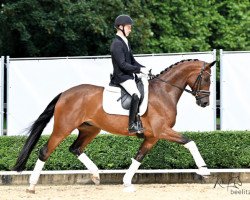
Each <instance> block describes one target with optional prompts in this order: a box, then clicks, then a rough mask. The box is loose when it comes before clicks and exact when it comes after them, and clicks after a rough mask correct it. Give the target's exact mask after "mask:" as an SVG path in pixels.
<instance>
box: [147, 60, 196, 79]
mask: <svg viewBox="0 0 250 200" xmlns="http://www.w3.org/2000/svg"><path fill="white" fill-rule="evenodd" d="M190 61H199V59H185V60H181V61H179V62H177V63H175V64H172V65H170V66H169V67H167V68H166V69H164V70H162V71H161V72H160V74H157V75H153V77H151V78H150V80H152V79H154V78H156V77H158V76H159V75H161V74H163V73H164V72H167V71H169V70H170V69H172V68H173V67H175V66H177V65H179V64H180V63H184V62H190Z"/></svg>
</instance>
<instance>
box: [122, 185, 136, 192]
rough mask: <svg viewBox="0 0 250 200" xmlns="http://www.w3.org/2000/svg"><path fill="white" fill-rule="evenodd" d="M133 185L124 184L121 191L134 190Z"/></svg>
mask: <svg viewBox="0 0 250 200" xmlns="http://www.w3.org/2000/svg"><path fill="white" fill-rule="evenodd" d="M135 191H136V189H135V186H134V185H129V186H124V188H123V192H135Z"/></svg>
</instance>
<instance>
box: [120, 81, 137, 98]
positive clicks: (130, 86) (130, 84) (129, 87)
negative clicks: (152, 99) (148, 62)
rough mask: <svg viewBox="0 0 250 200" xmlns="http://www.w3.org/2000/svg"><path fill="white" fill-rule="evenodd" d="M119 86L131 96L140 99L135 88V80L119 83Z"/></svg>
mask: <svg viewBox="0 0 250 200" xmlns="http://www.w3.org/2000/svg"><path fill="white" fill-rule="evenodd" d="M120 85H121V86H122V87H123V88H124V89H125V90H126V91H127V92H128V93H129V94H130V95H131V96H132V95H133V94H137V96H138V97H139V98H140V97H141V94H140V92H139V90H138V88H137V86H136V83H135V80H132V79H129V80H126V81H124V82H123V83H120Z"/></svg>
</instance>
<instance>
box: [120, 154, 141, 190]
mask: <svg viewBox="0 0 250 200" xmlns="http://www.w3.org/2000/svg"><path fill="white" fill-rule="evenodd" d="M131 160H132V163H131V165H130V167H129V169H128V170H127V172H126V174H125V175H124V177H123V184H124V186H126V187H127V186H131V185H132V178H133V176H134V174H135V172H136V171H137V170H138V168H139V167H140V165H141V163H140V162H138V161H137V160H135V159H133V158H131Z"/></svg>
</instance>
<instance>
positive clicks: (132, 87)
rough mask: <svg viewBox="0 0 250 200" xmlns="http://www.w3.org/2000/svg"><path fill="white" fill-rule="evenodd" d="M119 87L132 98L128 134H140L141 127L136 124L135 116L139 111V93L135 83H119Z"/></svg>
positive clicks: (139, 124)
mask: <svg viewBox="0 0 250 200" xmlns="http://www.w3.org/2000/svg"><path fill="white" fill-rule="evenodd" d="M121 86H122V87H123V88H124V89H125V90H126V91H127V92H128V93H129V94H130V95H131V96H132V101H131V105H130V109H129V123H128V125H129V128H128V130H129V132H130V133H142V132H143V127H142V124H141V123H140V122H137V119H139V118H137V115H138V111H139V108H138V106H139V101H140V92H139V90H138V89H137V86H136V83H135V81H134V80H131V79H129V80H127V81H125V82H123V83H121Z"/></svg>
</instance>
